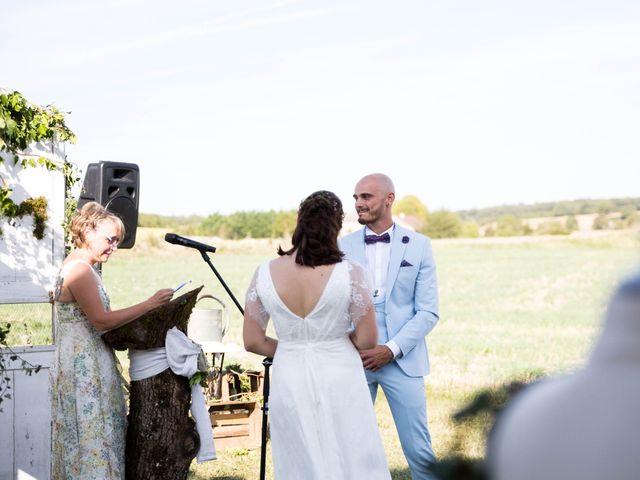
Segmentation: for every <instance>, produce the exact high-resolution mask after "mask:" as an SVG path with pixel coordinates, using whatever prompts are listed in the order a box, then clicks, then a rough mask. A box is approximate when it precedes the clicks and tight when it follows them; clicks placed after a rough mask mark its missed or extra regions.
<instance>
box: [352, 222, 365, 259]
mask: <svg viewBox="0 0 640 480" xmlns="http://www.w3.org/2000/svg"><path fill="white" fill-rule="evenodd" d="M351 254H352V257H351V258H352V259H353V260H355V261H356V262H358V263H359V264H360V265H362V266H365V267H366V266H367V252H366V250H365V243H364V227H363V228H362V229H361V230H359V231H358V233H357V236H356V238H355V242H354V244H353V248H352V250H351Z"/></svg>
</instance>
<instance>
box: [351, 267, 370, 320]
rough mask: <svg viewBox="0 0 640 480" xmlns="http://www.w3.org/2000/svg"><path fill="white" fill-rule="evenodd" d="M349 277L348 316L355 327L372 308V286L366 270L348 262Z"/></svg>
mask: <svg viewBox="0 0 640 480" xmlns="http://www.w3.org/2000/svg"><path fill="white" fill-rule="evenodd" d="M349 277H350V284H351V303H350V305H349V316H350V317H351V322H352V323H353V325H357V324H358V322H359V321H360V319H361V318H362V317H364V316H365V315H366V314H367V312H369V310H370V309H372V308H373V302H372V300H371V291H372V289H373V286H372V285H373V284H372V282H371V278H370V276H369V273H368V272H367V270H366V269H365V268H364V267H362V266H361V265H360V264H358V263H355V262H349Z"/></svg>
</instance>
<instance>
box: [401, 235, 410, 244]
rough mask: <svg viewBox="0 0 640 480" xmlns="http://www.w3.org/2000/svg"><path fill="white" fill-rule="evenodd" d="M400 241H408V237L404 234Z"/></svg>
mask: <svg viewBox="0 0 640 480" xmlns="http://www.w3.org/2000/svg"><path fill="white" fill-rule="evenodd" d="M402 243H409V237H407V236H406V235H405V236H404V237H402Z"/></svg>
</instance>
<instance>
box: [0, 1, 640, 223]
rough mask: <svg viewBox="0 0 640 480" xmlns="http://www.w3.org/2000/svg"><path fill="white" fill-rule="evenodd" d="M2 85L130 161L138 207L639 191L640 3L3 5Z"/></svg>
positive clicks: (458, 200) (175, 210) (226, 209)
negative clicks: (53, 110) (325, 197)
mask: <svg viewBox="0 0 640 480" xmlns="http://www.w3.org/2000/svg"><path fill="white" fill-rule="evenodd" d="M0 12H1V14H0V16H1V17H2V31H1V33H0V59H2V60H1V62H0V87H4V88H6V89H9V90H18V91H20V92H21V93H22V94H23V95H24V96H25V97H26V98H27V99H28V100H30V101H32V102H34V103H37V104H41V105H46V104H54V105H55V106H57V107H58V108H60V109H62V110H64V111H66V112H70V113H69V115H68V117H67V125H68V126H69V127H70V128H71V129H72V130H73V131H74V132H75V133H76V135H77V137H78V139H77V143H76V144H75V145H68V146H67V147H66V154H67V159H68V160H69V161H71V162H72V163H74V164H76V165H77V166H78V167H79V168H80V169H81V170H83V171H84V170H85V169H86V167H87V165H88V164H90V163H96V162H99V161H115V162H127V163H135V164H137V165H138V167H139V169H140V191H139V194H140V197H139V198H140V205H139V210H140V212H143V213H156V214H162V215H191V214H195V215H209V214H212V213H221V214H229V213H233V212H236V211H243V210H259V211H264V210H271V209H273V210H291V209H296V208H297V206H298V204H299V202H300V201H301V200H302V199H303V198H305V197H306V196H307V195H308V194H310V193H312V192H313V191H316V190H321V189H326V190H332V191H334V192H335V193H336V194H338V195H339V196H340V198H341V199H342V200H343V202H344V203H345V210H346V211H348V210H349V208H350V207H351V208H353V203H352V199H351V195H352V194H353V188H354V186H355V183H356V182H357V181H358V180H359V179H360V178H361V177H362V176H364V175H366V174H369V173H373V172H382V173H386V174H387V175H389V176H390V177H391V178H392V179H393V181H394V183H395V187H396V195H397V197H398V198H402V197H403V196H405V195H415V196H417V197H418V198H419V199H420V200H421V201H422V202H423V203H424V204H425V205H426V206H427V208H428V209H429V210H430V211H433V210H439V209H448V210H463V209H472V208H482V207H490V206H497V205H505V204H517V203H535V202H547V201H558V200H572V199H581V198H611V197H616V198H617V197H637V196H640V192H639V189H638V185H639V183H640V137H639V131H640V128H639V127H640V3H639V2H637V1H636V0H634V1H623V0H599V1H590V0H582V1H571V0H522V1H513V0H486V1H479V0H421V1H419V0H398V1H376V0H362V1H359V0H340V1H338V0H324V1H302V0H301V1H296V0H292V1H286V0H285V1H261V0H240V1H237V0H236V1H229V0H227V1H214V0H182V1H180V2H176V1H173V0H172V1H167V0H155V1H153V2H151V1H142V0H101V1H99V2H88V1H86V0H56V1H55V2H52V1H50V0H28V1H21V2H16V1H9V0H0Z"/></svg>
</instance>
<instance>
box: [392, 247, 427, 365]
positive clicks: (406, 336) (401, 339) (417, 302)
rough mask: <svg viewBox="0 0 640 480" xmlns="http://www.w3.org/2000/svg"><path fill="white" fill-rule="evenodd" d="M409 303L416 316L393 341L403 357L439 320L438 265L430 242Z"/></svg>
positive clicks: (422, 339) (424, 251)
mask: <svg viewBox="0 0 640 480" xmlns="http://www.w3.org/2000/svg"><path fill="white" fill-rule="evenodd" d="M407 302H413V310H414V315H413V317H412V318H411V319H410V320H409V321H407V322H406V323H405V324H404V325H403V326H402V328H401V329H400V330H399V331H398V333H396V335H394V337H393V338H392V339H391V340H393V341H394V342H396V344H397V345H398V346H399V347H400V350H401V351H402V354H403V355H406V354H407V353H409V352H410V351H411V350H413V349H414V348H415V347H416V345H418V344H419V343H420V342H423V341H424V337H425V336H426V335H427V334H428V333H429V332H430V331H431V330H433V327H435V326H436V323H438V320H439V315H438V281H437V276H436V264H435V261H434V259H433V253H432V251H431V242H430V241H429V240H427V242H426V244H425V247H424V250H423V253H422V257H421V259H420V268H419V271H418V275H417V277H416V282H415V289H414V295H413V298H407Z"/></svg>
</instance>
